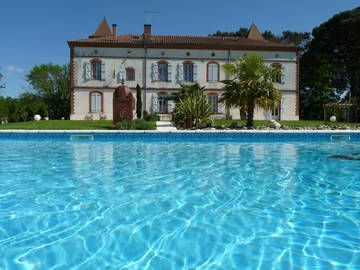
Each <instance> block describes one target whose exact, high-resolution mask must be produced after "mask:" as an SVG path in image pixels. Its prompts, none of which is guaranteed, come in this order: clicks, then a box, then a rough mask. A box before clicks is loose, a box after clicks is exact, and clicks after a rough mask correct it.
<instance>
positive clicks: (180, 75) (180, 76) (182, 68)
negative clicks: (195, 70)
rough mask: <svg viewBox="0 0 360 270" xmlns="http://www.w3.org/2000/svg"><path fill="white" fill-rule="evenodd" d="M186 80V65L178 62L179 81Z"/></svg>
mask: <svg viewBox="0 0 360 270" xmlns="http://www.w3.org/2000/svg"><path fill="white" fill-rule="evenodd" d="M183 80H184V65H183V64H177V81H178V82H179V83H181V82H182V81H183Z"/></svg>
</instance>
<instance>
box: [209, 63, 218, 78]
mask: <svg viewBox="0 0 360 270" xmlns="http://www.w3.org/2000/svg"><path fill="white" fill-rule="evenodd" d="M207 81H208V82H217V81H219V64H217V63H209V64H208V65H207Z"/></svg>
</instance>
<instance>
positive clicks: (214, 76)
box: [213, 64, 219, 82]
mask: <svg viewBox="0 0 360 270" xmlns="http://www.w3.org/2000/svg"><path fill="white" fill-rule="evenodd" d="M213 67H214V68H213V81H214V82H217V81H218V80H219V78H218V74H219V73H218V68H219V67H218V65H217V64H213Z"/></svg>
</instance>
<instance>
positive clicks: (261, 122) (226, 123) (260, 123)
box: [215, 119, 360, 127]
mask: <svg viewBox="0 0 360 270" xmlns="http://www.w3.org/2000/svg"><path fill="white" fill-rule="evenodd" d="M235 121H236V122H239V123H240V125H241V126H245V125H246V120H228V119H218V120H215V126H222V125H224V126H229V125H230V124H231V123H232V122H235ZM279 123H280V124H282V125H284V126H288V127H314V126H320V125H327V126H359V125H360V124H359V123H343V122H328V121H315V120H299V121H279ZM254 124H255V126H256V127H258V126H263V127H268V126H269V121H267V120H254Z"/></svg>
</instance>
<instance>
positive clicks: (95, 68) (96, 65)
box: [91, 61, 101, 80]
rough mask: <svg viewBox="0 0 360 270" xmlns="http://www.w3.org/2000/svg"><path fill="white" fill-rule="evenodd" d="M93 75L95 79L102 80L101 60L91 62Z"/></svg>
mask: <svg viewBox="0 0 360 270" xmlns="http://www.w3.org/2000/svg"><path fill="white" fill-rule="evenodd" d="M91 77H92V79H93V80H101V62H100V61H94V62H91Z"/></svg>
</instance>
